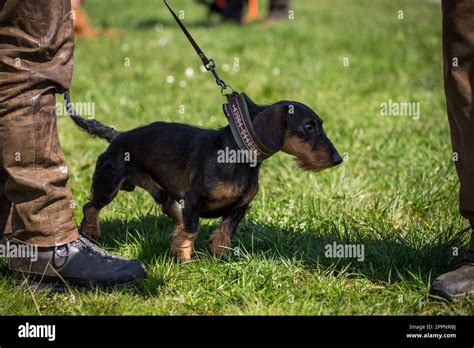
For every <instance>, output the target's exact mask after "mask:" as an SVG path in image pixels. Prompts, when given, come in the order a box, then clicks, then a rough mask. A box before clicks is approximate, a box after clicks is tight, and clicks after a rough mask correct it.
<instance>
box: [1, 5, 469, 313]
mask: <svg viewBox="0 0 474 348" xmlns="http://www.w3.org/2000/svg"><path fill="white" fill-rule="evenodd" d="M173 4H174V5H175V8H176V9H177V10H181V9H185V11H186V12H185V14H186V18H185V20H186V23H187V24H189V27H190V29H191V30H192V32H193V34H194V35H195V37H196V39H197V40H198V41H199V43H200V44H201V46H202V47H203V48H204V49H205V51H206V52H207V53H208V55H209V56H211V57H212V58H214V59H215V60H216V62H218V67H219V71H220V73H221V75H222V77H223V78H224V79H225V80H226V81H227V82H228V83H230V84H231V85H232V86H233V87H234V88H235V89H237V90H239V91H242V90H244V91H245V92H246V93H247V94H249V95H250V96H251V97H252V98H253V99H254V100H256V101H257V102H259V103H266V102H273V101H277V100H280V99H290V100H297V101H301V102H304V103H306V104H308V105H310V106H311V107H312V108H314V109H315V110H316V111H317V112H318V113H319V114H320V115H321V116H322V118H323V119H324V121H325V128H326V131H327V133H328V135H329V137H330V138H331V140H332V141H333V143H334V144H335V145H336V147H337V148H338V150H339V151H340V152H341V153H345V157H346V159H347V160H346V161H345V163H344V165H343V166H342V167H339V168H337V169H331V170H327V171H324V172H322V173H318V174H314V173H308V172H303V171H300V170H298V169H297V167H296V165H295V163H294V161H293V159H292V158H291V157H290V156H288V155H285V154H277V155H275V156H274V157H272V158H271V159H270V160H268V161H267V162H266V163H264V165H263V167H262V171H261V177H260V191H259V193H258V195H257V197H256V198H255V200H254V202H253V205H252V208H251V209H250V211H249V213H248V214H247V216H246V218H245V219H244V221H243V222H242V223H241V224H240V227H239V230H238V232H237V233H236V235H235V237H234V240H233V246H234V247H235V249H234V253H233V256H232V257H231V258H230V259H229V260H227V261H220V260H217V259H215V258H213V257H212V256H211V255H210V253H209V252H208V251H207V248H206V246H207V238H208V237H209V235H210V233H211V232H212V230H213V229H214V228H215V227H216V226H217V224H218V220H202V228H201V233H200V235H199V238H198V240H197V245H196V248H197V252H196V255H195V259H194V260H193V261H192V262H191V263H189V264H185V265H181V264H178V263H177V262H175V261H174V260H173V259H172V258H171V257H170V255H169V252H168V248H169V244H170V235H171V232H172V230H173V225H172V223H171V221H170V220H169V219H168V218H166V217H164V216H163V214H162V213H161V210H160V209H159V207H157V206H156V205H155V204H154V201H153V199H151V197H149V196H148V194H146V193H144V192H141V191H139V190H136V191H135V192H133V193H120V194H119V196H118V197H117V198H116V199H115V200H114V202H113V203H112V204H111V205H110V206H108V207H107V208H106V209H105V210H104V211H103V213H102V215H101V226H102V239H101V241H100V245H101V246H103V247H105V248H106V249H107V250H110V251H112V252H114V253H117V254H120V255H124V256H129V257H138V258H140V259H142V260H143V261H144V263H145V264H146V267H147V268H148V270H149V277H148V279H147V280H146V281H143V282H142V283H140V284H138V285H137V287H136V288H132V289H115V290H108V291H106V290H102V289H93V290H92V291H89V292H80V291H77V290H71V291H69V292H67V293H65V294H51V293H49V292H37V293H34V292H31V291H30V290H29V288H28V287H27V286H25V285H23V286H17V285H16V284H15V283H14V281H13V280H12V279H11V278H9V277H8V276H7V271H6V265H5V264H3V266H2V268H1V270H2V272H1V275H0V277H1V279H0V313H1V314H43V315H46V314H98V315H102V314H165V315H167V314H171V315H178V314H272V315H273V314H281V315H283V314H304V315H310V314H329V315H332V314H343V315H346V314H349V315H350V314H359V315H365V314H369V315H370V314H394V315H395V314H408V315H412V314H471V313H472V312H473V304H472V300H466V301H462V302H452V303H450V302H448V301H445V300H441V299H437V298H433V297H430V296H429V295H428V289H429V284H430V281H431V280H432V279H433V278H434V277H436V276H437V275H439V274H440V273H442V272H444V271H446V270H448V269H449V268H450V267H451V266H452V263H453V262H454V261H455V259H456V257H455V256H454V255H453V248H459V255H461V254H462V253H463V252H464V251H465V250H466V245H467V239H468V235H467V234H466V233H464V234H462V233H460V231H461V230H463V229H464V228H465V227H466V226H467V223H466V222H465V221H464V220H463V219H462V218H461V217H460V216H459V213H458V210H457V190H458V182H457V177H456V175H455V171H454V166H453V163H452V161H451V146H450V138H449V129H448V123H447V117H446V112H445V100H444V93H443V84H442V59H441V29H440V27H441V13H440V8H439V5H438V4H434V3H432V2H428V1H413V0H403V1H401V0H397V1H390V0H385V1H382V0H380V1H374V0H358V1H355V0H318V1H312V0H294V1H293V5H294V11H295V19H294V20H289V21H286V22H283V23H279V24H276V25H273V26H271V27H262V26H261V25H259V24H250V25H247V26H243V27H237V26H233V25H227V24H226V25H214V26H210V27H205V26H203V23H205V18H206V17H205V9H204V8H202V7H200V6H198V5H197V4H196V3H194V2H192V1H178V0H176V1H173ZM262 4H263V2H262ZM86 9H87V11H88V12H89V14H90V16H91V17H92V20H93V23H94V24H95V25H100V26H104V27H113V28H118V29H119V30H120V31H121V32H122V36H108V37H100V38H96V39H79V40H78V41H77V44H76V51H75V71H74V79H73V84H72V95H73V99H74V100H75V101H76V102H87V101H93V102H95V103H96V115H97V119H99V120H100V121H103V122H104V123H107V124H112V125H115V126H116V127H117V128H118V129H119V130H126V129H131V128H133V127H136V126H139V125H143V124H147V123H150V122H152V121H155V120H165V121H178V122H184V123H190V124H194V125H199V126H205V127H218V126H222V125H224V124H225V118H224V116H223V114H222V112H221V104H222V103H223V101H224V99H223V98H222V97H220V95H219V91H218V88H217V86H216V85H215V84H214V81H213V80H212V78H211V76H210V74H204V73H202V72H200V71H199V59H198V58H197V57H196V56H195V53H194V51H193V50H192V48H191V47H190V46H189V43H188V42H187V41H186V40H185V38H184V36H183V35H182V33H181V32H180V31H179V29H178V28H177V26H176V25H175V23H174V22H173V20H172V18H171V17H170V15H169V14H168V13H167V12H166V11H165V7H164V6H163V4H162V3H161V1H159V0H155V1H151V0H147V1H145V0H141V1H139V2H138V1H135V2H133V1H119V0H108V1H99V0H94V1H93V0H90V1H87V2H86ZM399 10H403V11H404V19H403V20H399V19H398V18H397V16H398V11H399ZM158 23H161V24H158ZM345 57H348V58H349V66H347V67H345V66H343V64H342V63H343V59H344V58H345ZM126 58H130V62H131V65H130V67H125V66H124V60H125V59H126ZM235 58H238V60H239V62H240V70H239V71H234V70H233V69H232V68H231V69H230V70H228V71H225V70H224V69H223V65H224V64H228V65H230V67H232V66H233V64H234V61H235ZM188 67H192V68H193V69H194V71H195V74H194V76H193V77H192V78H188V77H186V75H185V69H186V68H188ZM276 69H278V70H276ZM277 72H279V74H275V73H277ZM169 75H172V76H174V77H175V79H176V81H175V82H174V83H173V84H169V83H167V82H166V78H167V76H169ZM181 80H185V81H186V82H187V86H186V87H184V88H183V87H180V86H179V84H178V82H179V81H181ZM389 99H392V100H394V101H411V102H418V103H420V107H421V116H420V119H419V120H414V119H413V118H411V117H384V116H381V114H380V104H381V103H383V102H386V101H388V100H389ZM58 100H59V99H58ZM180 105H184V106H185V113H184V114H181V113H180V112H179V108H180ZM58 122H59V125H58V127H59V133H60V137H61V141H62V146H63V151H64V153H65V155H66V158H67V160H68V164H69V169H70V173H71V175H70V184H71V186H72V190H73V192H74V196H75V199H76V200H77V206H78V208H77V209H76V215H75V219H76V221H77V222H79V221H80V220H81V211H80V210H81V209H80V207H82V205H83V204H84V203H85V202H86V201H87V200H88V197H89V195H90V193H89V190H90V184H91V175H92V172H93V170H94V165H95V159H96V158H97V156H98V155H99V154H100V153H101V152H102V151H104V149H105V148H106V146H107V145H106V144H105V143H104V142H102V141H100V140H96V139H91V138H89V137H88V136H87V135H86V134H84V133H82V132H80V131H79V130H78V129H77V128H76V127H74V125H73V124H72V122H71V121H70V120H69V119H68V118H66V117H59V121H58ZM334 241H336V242H337V243H354V244H363V245H364V246H365V260H364V261H363V262H358V261H357V260H355V259H347V258H346V259H331V258H326V257H325V255H324V250H325V249H324V246H325V245H326V244H331V243H332V242H334Z"/></svg>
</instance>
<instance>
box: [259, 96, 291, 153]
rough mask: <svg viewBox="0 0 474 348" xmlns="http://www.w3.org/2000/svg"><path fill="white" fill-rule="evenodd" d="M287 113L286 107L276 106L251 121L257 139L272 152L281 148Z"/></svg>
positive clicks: (270, 107) (268, 108)
mask: <svg viewBox="0 0 474 348" xmlns="http://www.w3.org/2000/svg"><path fill="white" fill-rule="evenodd" d="M287 113H288V106H286V105H278V104H276V105H272V106H269V107H267V108H266V109H265V110H264V111H262V112H260V113H258V114H257V116H255V119H254V121H253V127H254V129H255V132H256V133H257V136H258V138H259V139H260V141H262V142H263V143H264V144H265V145H266V146H268V147H269V148H270V149H272V150H273V151H279V150H280V149H281V147H282V146H283V141H284V131H285V118H286V115H287Z"/></svg>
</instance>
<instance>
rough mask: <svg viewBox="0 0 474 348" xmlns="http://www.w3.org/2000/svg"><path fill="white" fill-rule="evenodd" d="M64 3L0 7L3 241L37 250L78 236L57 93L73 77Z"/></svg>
mask: <svg viewBox="0 0 474 348" xmlns="http://www.w3.org/2000/svg"><path fill="white" fill-rule="evenodd" d="M73 48H74V37H73V24H72V15H71V5H70V1H68V0H0V81H1V83H0V235H1V234H12V236H13V238H15V239H17V240H19V241H22V242H25V243H28V244H35V245H38V246H40V247H49V246H54V245H60V244H64V243H67V242H70V241H71V240H74V239H76V238H77V237H78V231H77V227H76V225H75V224H74V222H73V220H72V211H73V209H72V207H73V201H72V195H71V191H70V189H69V187H68V184H67V180H68V174H67V166H66V163H65V161H64V157H63V154H62V151H61V147H60V144H59V138H58V134H57V130H56V108H55V106H56V102H55V93H62V92H64V91H65V90H66V89H67V88H68V87H69V84H70V81H71V76H72V69H73V66H72V53H73Z"/></svg>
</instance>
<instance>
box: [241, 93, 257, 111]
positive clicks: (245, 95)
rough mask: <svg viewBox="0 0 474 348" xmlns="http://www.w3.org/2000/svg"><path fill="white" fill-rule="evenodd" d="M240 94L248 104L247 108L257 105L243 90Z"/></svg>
mask: <svg viewBox="0 0 474 348" xmlns="http://www.w3.org/2000/svg"><path fill="white" fill-rule="evenodd" d="M241 94H242V96H243V97H244V99H245V102H246V103H247V106H248V108H249V110H250V109H253V108H255V107H256V106H258V105H257V103H255V102H254V101H253V100H252V99H250V97H249V96H248V95H247V94H245V93H244V92H242V93H241Z"/></svg>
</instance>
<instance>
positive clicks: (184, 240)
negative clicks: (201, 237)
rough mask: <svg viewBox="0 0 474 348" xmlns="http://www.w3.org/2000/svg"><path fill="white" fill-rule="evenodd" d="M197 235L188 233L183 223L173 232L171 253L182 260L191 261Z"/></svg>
mask: <svg viewBox="0 0 474 348" xmlns="http://www.w3.org/2000/svg"><path fill="white" fill-rule="evenodd" d="M196 237H197V233H187V232H185V231H184V228H183V226H182V225H180V226H178V227H177V228H176V230H175V231H174V233H173V239H172V241H171V254H172V255H174V256H175V257H176V258H177V259H178V260H179V261H181V262H188V261H191V258H192V256H193V250H194V240H195V239H196Z"/></svg>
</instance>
